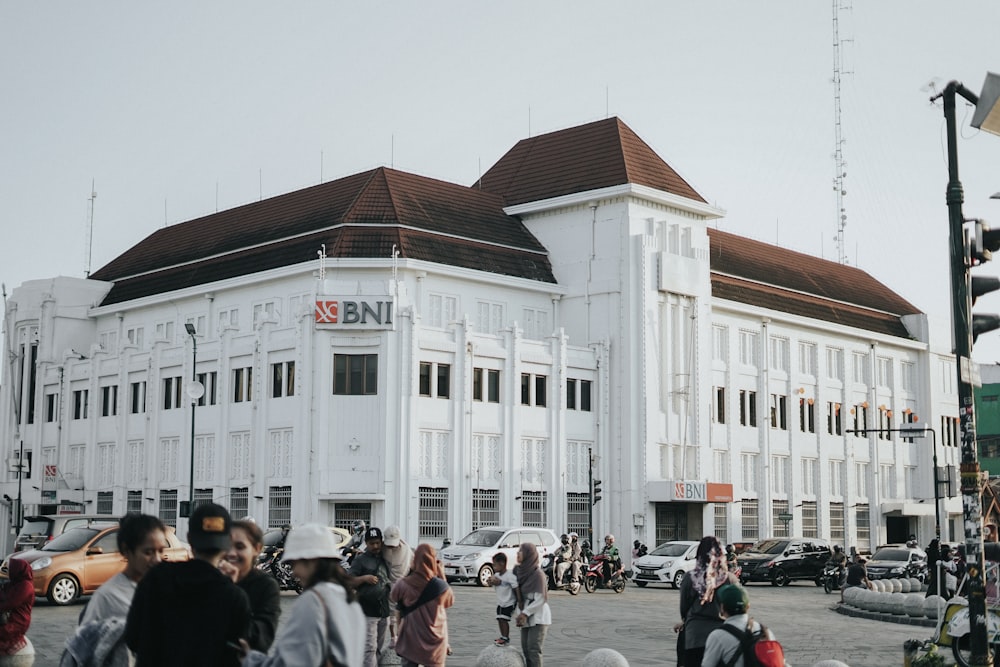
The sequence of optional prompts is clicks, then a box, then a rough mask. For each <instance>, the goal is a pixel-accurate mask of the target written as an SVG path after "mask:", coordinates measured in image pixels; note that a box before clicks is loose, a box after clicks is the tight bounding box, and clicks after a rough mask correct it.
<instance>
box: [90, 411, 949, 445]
mask: <svg viewBox="0 0 1000 667" xmlns="http://www.w3.org/2000/svg"><path fill="white" fill-rule="evenodd" d="M85 416H86V415H85ZM941 444H942V445H943V446H945V447H958V446H960V445H961V444H962V441H961V440H960V439H959V437H958V417H941Z"/></svg>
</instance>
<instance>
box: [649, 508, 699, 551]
mask: <svg viewBox="0 0 1000 667" xmlns="http://www.w3.org/2000/svg"><path fill="white" fill-rule="evenodd" d="M699 537H700V536H699ZM689 539H697V538H691V537H688V506H687V504H685V503H656V543H657V544H663V543H664V542H669V541H671V540H689Z"/></svg>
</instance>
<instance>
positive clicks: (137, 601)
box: [125, 503, 250, 667]
mask: <svg viewBox="0 0 1000 667" xmlns="http://www.w3.org/2000/svg"><path fill="white" fill-rule="evenodd" d="M231 523H232V522H231V520H230V517H229V512H227V511H226V509H225V508H224V507H221V506H219V505H216V504H215V503H200V504H199V505H198V506H197V507H196V508H195V510H194V512H192V513H191V517H190V519H189V520H188V534H187V540H188V542H189V543H190V544H191V551H192V553H193V555H194V557H193V558H192V559H191V560H189V561H185V562H168V563H160V564H159V565H157V566H156V567H154V568H152V569H150V571H149V572H147V573H146V576H145V577H143V578H142V580H141V581H140V582H139V585H138V586H137V587H136V590H135V596H134V597H133V598H132V607H131V608H130V609H129V613H128V621H127V622H126V625H125V643H126V644H127V645H128V647H129V648H130V649H132V652H133V653H135V655H136V665H137V666H138V667H150V666H157V665H185V666H188V667H201V666H204V667H213V666H220V665H221V666H225V665H238V664H239V653H238V651H237V650H235V649H234V648H233V646H235V645H236V642H238V641H239V640H240V639H242V638H243V637H246V636H247V631H248V628H249V625H250V602H249V601H248V600H247V596H246V593H244V592H243V591H241V590H240V589H239V588H238V587H237V586H236V584H234V583H233V582H232V580H230V579H229V578H228V577H226V576H225V575H224V574H222V572H220V571H219V561H221V560H222V558H223V557H224V556H225V555H226V551H227V550H228V549H229V546H230V543H231V538H230V529H231ZM227 643H228V644H229V645H227Z"/></svg>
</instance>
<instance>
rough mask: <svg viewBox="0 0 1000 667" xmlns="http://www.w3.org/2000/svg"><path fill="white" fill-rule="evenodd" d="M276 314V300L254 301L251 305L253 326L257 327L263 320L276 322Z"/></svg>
mask: <svg viewBox="0 0 1000 667" xmlns="http://www.w3.org/2000/svg"><path fill="white" fill-rule="evenodd" d="M278 316H279V312H278V303H277V301H264V302H262V303H256V304H254V306H253V328H254V329H257V328H258V327H260V325H261V324H263V323H264V322H277V321H278Z"/></svg>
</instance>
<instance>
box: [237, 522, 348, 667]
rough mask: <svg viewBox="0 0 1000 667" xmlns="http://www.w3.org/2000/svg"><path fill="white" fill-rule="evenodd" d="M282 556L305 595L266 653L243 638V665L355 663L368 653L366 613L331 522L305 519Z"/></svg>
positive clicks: (275, 666)
mask: <svg viewBox="0 0 1000 667" xmlns="http://www.w3.org/2000/svg"><path fill="white" fill-rule="evenodd" d="M282 560H283V561H288V562H289V563H290V564H291V567H292V574H294V575H295V576H296V577H298V579H299V581H300V582H301V583H302V586H303V589H304V590H303V591H302V596H301V597H300V598H299V599H298V600H297V601H296V602H295V604H294V605H293V606H292V610H291V612H290V614H289V617H288V620H287V622H285V624H284V625H282V626H281V628H279V630H278V636H277V637H275V639H274V644H273V645H272V646H271V650H270V652H269V653H268V654H267V655H264V654H263V653H261V652H259V651H250V650H249V648H250V647H249V645H248V644H247V643H246V642H245V641H240V644H241V646H242V649H243V654H244V657H243V666H244V667H286V666H287V667H292V666H293V665H294V666H299V665H323V664H329V665H333V666H334V667H354V666H355V665H360V664H361V661H362V658H363V656H364V641H365V633H366V622H365V616H364V614H363V613H362V612H361V606H360V605H359V604H358V603H357V602H356V600H355V595H354V592H353V591H352V590H351V589H350V587H349V586H347V585H346V581H347V579H346V574H345V572H344V569H343V567H341V560H342V557H341V554H340V550H339V549H338V548H337V544H336V541H335V540H334V538H333V534H332V533H331V532H330V529H329V528H326V527H325V526H321V525H319V524H306V525H304V526H297V527H295V528H292V530H291V532H289V533H288V538H287V539H286V540H285V552H284V554H283V555H282Z"/></svg>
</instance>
